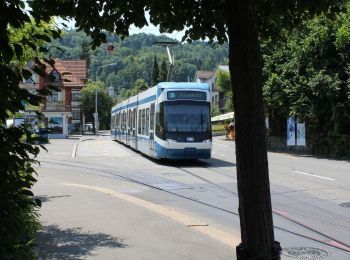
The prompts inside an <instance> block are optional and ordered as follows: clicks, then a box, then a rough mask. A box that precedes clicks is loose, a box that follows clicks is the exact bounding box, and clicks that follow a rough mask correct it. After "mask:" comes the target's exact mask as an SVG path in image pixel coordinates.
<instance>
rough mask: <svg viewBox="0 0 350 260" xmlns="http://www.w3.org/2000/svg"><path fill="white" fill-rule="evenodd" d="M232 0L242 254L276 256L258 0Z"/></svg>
mask: <svg viewBox="0 0 350 260" xmlns="http://www.w3.org/2000/svg"><path fill="white" fill-rule="evenodd" d="M226 4H227V9H226V10H227V21H228V36H229V53H230V54H229V61H230V64H229V67H230V74H231V79H232V81H231V82H232V90H233V99H234V103H233V104H234V111H235V121H236V159H237V186H238V197H239V215H240V223H241V224H240V225H241V239H242V243H241V245H240V246H238V247H237V259H264V260H265V259H279V257H278V256H277V257H276V258H275V257H274V256H273V255H275V253H274V246H275V243H274V232H273V221H272V209H271V196H270V182H269V174H268V162H267V151H266V139H265V120H264V109H263V99H262V62H261V58H262V57H261V51H260V45H259V39H258V27H257V10H256V1H254V0H246V1H243V0H227V1H226ZM277 251H278V250H277Z"/></svg>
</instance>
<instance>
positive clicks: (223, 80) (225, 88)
mask: <svg viewBox="0 0 350 260" xmlns="http://www.w3.org/2000/svg"><path fill="white" fill-rule="evenodd" d="M216 84H217V86H218V87H219V89H220V90H221V91H222V92H223V93H224V95H225V112H232V111H233V95H232V88H231V77H230V73H229V72H226V71H223V70H218V72H217V75H216Z"/></svg>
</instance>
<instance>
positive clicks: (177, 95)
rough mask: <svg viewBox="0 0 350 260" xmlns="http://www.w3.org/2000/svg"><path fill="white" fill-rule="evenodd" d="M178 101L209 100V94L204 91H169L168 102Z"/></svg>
mask: <svg viewBox="0 0 350 260" xmlns="http://www.w3.org/2000/svg"><path fill="white" fill-rule="evenodd" d="M176 99H191V100H207V93H205V92H203V91H179V90H176V91H168V100H176Z"/></svg>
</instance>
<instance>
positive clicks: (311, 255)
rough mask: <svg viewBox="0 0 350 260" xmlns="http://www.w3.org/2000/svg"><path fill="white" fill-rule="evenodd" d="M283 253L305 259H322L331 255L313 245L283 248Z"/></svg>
mask: <svg viewBox="0 0 350 260" xmlns="http://www.w3.org/2000/svg"><path fill="white" fill-rule="evenodd" d="M282 254H283V255H285V256H289V257H294V258H296V259H303V260H321V259H324V258H326V257H327V256H329V254H328V253H327V252H326V251H324V250H322V249H319V248H313V247H290V248H283V249H282Z"/></svg>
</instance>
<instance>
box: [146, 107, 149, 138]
mask: <svg viewBox="0 0 350 260" xmlns="http://www.w3.org/2000/svg"><path fill="white" fill-rule="evenodd" d="M145 135H149V108H147V109H146V124H145Z"/></svg>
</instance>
